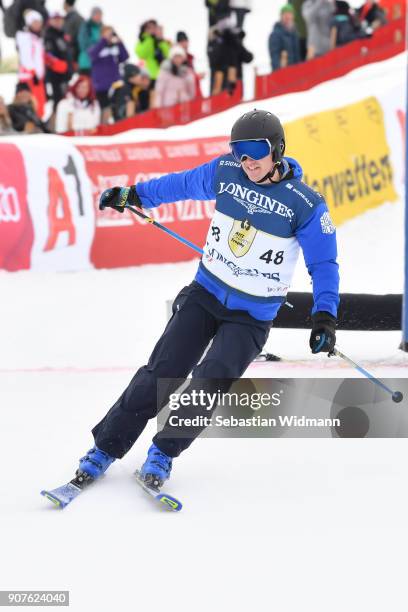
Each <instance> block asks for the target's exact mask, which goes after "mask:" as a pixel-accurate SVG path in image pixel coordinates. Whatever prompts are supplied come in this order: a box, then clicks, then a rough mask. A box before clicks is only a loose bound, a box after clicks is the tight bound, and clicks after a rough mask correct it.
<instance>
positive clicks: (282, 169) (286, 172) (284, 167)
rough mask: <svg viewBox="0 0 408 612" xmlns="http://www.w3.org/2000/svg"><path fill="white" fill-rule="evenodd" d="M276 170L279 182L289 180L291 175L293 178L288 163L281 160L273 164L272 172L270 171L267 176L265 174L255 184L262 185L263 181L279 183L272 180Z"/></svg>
mask: <svg viewBox="0 0 408 612" xmlns="http://www.w3.org/2000/svg"><path fill="white" fill-rule="evenodd" d="M276 170H278V172H279V180H280V181H281V180H282V179H284V178H291V173H292V176H293V171H292V169H291V167H290V166H289V163H288V162H287V161H286V159H284V158H282V159H281V160H280V161H278V162H276V163H275V164H273V166H272V170H270V171H269V172H268V173H267V174H265V176H264V177H263V178H261V180H260V181H256V184H257V185H260V184H261V183H264V182H265V181H268V180H269V182H270V183H275V182H279V181H273V180H272V177H273V176H274V175H275V172H276Z"/></svg>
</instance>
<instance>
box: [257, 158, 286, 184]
mask: <svg viewBox="0 0 408 612" xmlns="http://www.w3.org/2000/svg"><path fill="white" fill-rule="evenodd" d="M280 164H281V162H276V164H273V166H272V170H270V171H269V172H268V173H267V174H265V176H264V177H263V178H261V180H260V181H256V184H257V185H260V184H261V183H264V182H265V181H269V182H270V183H274V182H275V181H273V180H272V177H273V176H274V174H275V171H276V170H278V172H279V166H280ZM279 175H280V172H279Z"/></svg>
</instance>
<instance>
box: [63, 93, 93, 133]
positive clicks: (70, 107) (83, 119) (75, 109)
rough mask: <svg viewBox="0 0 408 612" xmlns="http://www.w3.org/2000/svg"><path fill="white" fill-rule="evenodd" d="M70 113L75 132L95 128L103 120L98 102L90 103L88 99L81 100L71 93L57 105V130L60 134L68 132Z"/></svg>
mask: <svg viewBox="0 0 408 612" xmlns="http://www.w3.org/2000/svg"><path fill="white" fill-rule="evenodd" d="M69 115H72V129H73V130H74V131H75V132H81V131H86V130H94V129H95V128H96V127H98V125H99V123H100V120H101V109H100V107H99V104H98V102H97V101H96V100H95V102H92V103H89V101H88V100H84V101H82V100H79V99H78V98H75V97H74V96H72V95H71V94H68V95H67V97H66V98H64V99H63V100H61V102H60V103H59V104H58V106H57V114H56V119H55V131H56V132H57V133H59V134H61V133H64V132H67V131H68V130H69V128H70V126H69V124H68V118H69Z"/></svg>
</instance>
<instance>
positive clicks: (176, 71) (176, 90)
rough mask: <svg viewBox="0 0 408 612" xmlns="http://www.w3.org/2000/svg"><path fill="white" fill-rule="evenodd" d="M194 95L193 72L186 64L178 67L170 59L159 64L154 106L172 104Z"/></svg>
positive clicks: (160, 106)
mask: <svg viewBox="0 0 408 612" xmlns="http://www.w3.org/2000/svg"><path fill="white" fill-rule="evenodd" d="M194 97H195V79H194V73H193V71H192V70H191V68H188V66H185V65H182V66H180V67H178V68H176V67H175V66H174V64H172V62H171V61H170V60H166V61H165V62H163V64H162V65H161V70H160V74H159V76H158V78H157V81H156V87H155V106H156V108H162V107H164V106H173V105H174V104H179V103H180V102H188V101H189V100H192V99H193V98H194Z"/></svg>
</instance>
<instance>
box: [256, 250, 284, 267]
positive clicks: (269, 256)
mask: <svg viewBox="0 0 408 612" xmlns="http://www.w3.org/2000/svg"><path fill="white" fill-rule="evenodd" d="M283 253H284V251H276V253H275V256H274V254H273V250H272V249H270V250H269V251H266V253H264V254H263V255H261V256H260V258H259V259H262V260H263V261H266V263H268V264H270V263H274V264H275V265H276V266H279V264H281V263H282V261H283Z"/></svg>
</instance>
